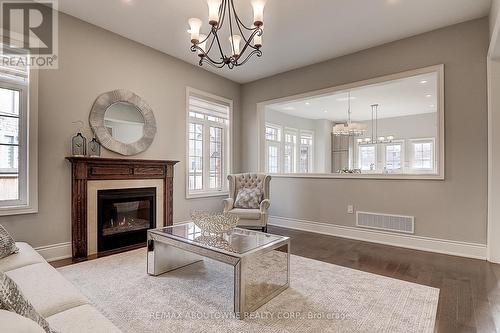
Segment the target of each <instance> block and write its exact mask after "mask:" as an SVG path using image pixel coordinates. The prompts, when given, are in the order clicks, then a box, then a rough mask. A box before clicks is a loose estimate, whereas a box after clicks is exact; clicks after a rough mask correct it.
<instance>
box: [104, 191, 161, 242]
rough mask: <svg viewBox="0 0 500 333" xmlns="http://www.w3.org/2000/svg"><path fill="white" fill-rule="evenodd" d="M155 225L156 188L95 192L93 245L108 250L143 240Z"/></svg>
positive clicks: (144, 240)
mask: <svg viewBox="0 0 500 333" xmlns="http://www.w3.org/2000/svg"><path fill="white" fill-rule="evenodd" d="M155 226H156V188H154V187H152V188H131V189H116V190H100V191H98V192H97V247H98V251H99V252H102V251H108V250H113V249H117V248H121V247H124V246H130V245H136V244H141V243H144V244H145V243H146V236H147V233H146V232H147V230H148V229H152V228H154V227H155Z"/></svg>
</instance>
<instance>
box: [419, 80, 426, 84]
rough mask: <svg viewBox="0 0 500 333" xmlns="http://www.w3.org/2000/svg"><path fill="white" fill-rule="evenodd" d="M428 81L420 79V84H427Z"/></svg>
mask: <svg viewBox="0 0 500 333" xmlns="http://www.w3.org/2000/svg"><path fill="white" fill-rule="evenodd" d="M427 82H428V81H427V80H422V81H420V84H426V83H427Z"/></svg>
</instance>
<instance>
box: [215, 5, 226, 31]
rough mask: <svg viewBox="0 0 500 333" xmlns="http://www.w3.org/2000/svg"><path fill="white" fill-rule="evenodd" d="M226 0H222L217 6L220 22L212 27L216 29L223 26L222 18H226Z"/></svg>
mask: <svg viewBox="0 0 500 333" xmlns="http://www.w3.org/2000/svg"><path fill="white" fill-rule="evenodd" d="M227 1H228V0H223V1H222V4H221V5H220V7H219V21H220V22H219V23H218V24H217V26H214V27H213V28H215V29H216V30H220V29H222V27H223V26H224V20H225V18H226V9H227Z"/></svg>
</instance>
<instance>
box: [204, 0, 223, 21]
mask: <svg viewBox="0 0 500 333" xmlns="http://www.w3.org/2000/svg"><path fill="white" fill-rule="evenodd" d="M221 3H222V0H207V4H208V23H209V24H210V25H211V26H216V25H217V24H219V8H220V5H221Z"/></svg>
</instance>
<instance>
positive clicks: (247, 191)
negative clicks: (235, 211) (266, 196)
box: [234, 187, 262, 209]
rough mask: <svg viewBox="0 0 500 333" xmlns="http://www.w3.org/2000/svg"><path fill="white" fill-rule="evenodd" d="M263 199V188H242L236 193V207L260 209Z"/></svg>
mask: <svg viewBox="0 0 500 333" xmlns="http://www.w3.org/2000/svg"><path fill="white" fill-rule="evenodd" d="M261 201H262V190H261V189H260V188H258V187H256V188H241V189H240V190H239V191H238V194H237V195H236V200H235V202H234V207H235V208H246V209H258V208H259V205H260V202H261Z"/></svg>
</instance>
